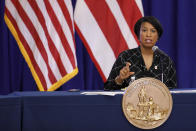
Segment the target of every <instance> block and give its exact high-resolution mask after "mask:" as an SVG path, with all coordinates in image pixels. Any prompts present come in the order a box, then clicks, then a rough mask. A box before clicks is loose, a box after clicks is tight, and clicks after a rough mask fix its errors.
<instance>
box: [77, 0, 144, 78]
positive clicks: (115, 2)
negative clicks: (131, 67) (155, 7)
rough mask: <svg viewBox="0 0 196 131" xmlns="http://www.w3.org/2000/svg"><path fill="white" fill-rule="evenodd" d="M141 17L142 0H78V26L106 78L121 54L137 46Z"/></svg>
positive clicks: (93, 58)
mask: <svg viewBox="0 0 196 131" xmlns="http://www.w3.org/2000/svg"><path fill="white" fill-rule="evenodd" d="M142 16H143V8H142V3H141V0H78V1H77V4H76V8H75V12H74V21H75V28H76V30H77V32H78V33H79V35H80V37H81V38H82V40H83V42H84V44H85V46H86V48H87V50H88V52H89V54H90V56H91V59H92V60H93V62H94V63H95V65H96V67H97V69H98V70H99V72H100V74H101V76H102V78H103V80H104V81H105V80H106V78H107V77H108V76H109V72H110V70H111V68H112V65H113V63H114V61H115V60H116V57H117V56H118V55H119V53H120V52H122V51H124V50H126V49H131V48H135V47H137V46H138V44H139V42H138V40H137V38H136V36H135V34H134V33H133V32H134V31H133V27H134V24H135V23H136V21H137V20H138V19H139V18H140V17H142Z"/></svg>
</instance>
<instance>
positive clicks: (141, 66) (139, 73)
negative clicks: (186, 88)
mask: <svg viewBox="0 0 196 131" xmlns="http://www.w3.org/2000/svg"><path fill="white" fill-rule="evenodd" d="M126 62H130V63H131V66H130V71H131V72H135V74H134V75H132V76H130V77H128V78H127V79H125V80H124V81H123V84H122V85H117V84H116V82H115V78H116V77H117V76H118V75H119V72H120V69H122V68H123V67H124V66H125V65H126ZM162 73H163V83H164V84H165V85H166V86H167V87H168V88H169V89H172V88H176V87H177V82H176V70H175V66H174V63H173V61H172V60H171V58H170V57H169V56H168V55H167V54H165V53H163V52H158V51H155V52H154V54H153V62H152V65H151V67H150V69H149V70H147V68H146V66H145V63H144V60H143V57H142V54H141V49H140V47H138V48H134V49H129V50H126V51H123V52H122V53H120V55H119V56H118V58H117V60H116V61H115V63H114V65H113V67H112V70H111V72H110V75H109V77H108V79H107V81H106V82H105V83H104V89H105V90H118V89H121V88H125V87H127V86H128V85H129V83H130V82H131V81H132V78H134V77H135V80H137V79H139V78H142V77H153V78H156V79H159V80H160V81H162ZM133 76H134V77H133Z"/></svg>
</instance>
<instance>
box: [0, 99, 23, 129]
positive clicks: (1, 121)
mask: <svg viewBox="0 0 196 131" xmlns="http://www.w3.org/2000/svg"><path fill="white" fill-rule="evenodd" d="M0 131H21V99H20V97H16V96H0Z"/></svg>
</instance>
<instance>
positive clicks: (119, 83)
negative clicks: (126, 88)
mask: <svg viewBox="0 0 196 131" xmlns="http://www.w3.org/2000/svg"><path fill="white" fill-rule="evenodd" d="M119 79H120V76H117V77H116V78H115V83H116V84H117V85H122V84H123V82H124V80H122V82H119Z"/></svg>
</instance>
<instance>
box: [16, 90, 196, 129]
mask: <svg viewBox="0 0 196 131" xmlns="http://www.w3.org/2000/svg"><path fill="white" fill-rule="evenodd" d="M80 93H81V92H74V93H72V92H65V91H62V92H60V91H59V92H58V91H56V92H21V93H15V94H16V95H18V96H21V98H22V100H23V103H22V105H23V118H22V120H23V121H22V122H23V123H22V126H23V127H22V130H23V131H43V130H44V131H54V130H56V131H100V130H101V131H119V130H122V131H140V130H141V129H138V128H136V127H134V126H133V125H131V124H130V123H129V122H128V121H127V120H126V118H125V117H124V114H123V112H122V107H121V102H122V95H115V96H104V95H82V94H80ZM172 96H173V100H174V104H173V110H172V113H171V116H170V117H169V119H168V120H167V121H166V122H165V123H164V124H163V125H162V126H160V127H158V128H156V129H152V130H156V131H174V130H176V131H181V130H188V131H196V120H195V118H196V113H195V111H196V93H173V94H172Z"/></svg>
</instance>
